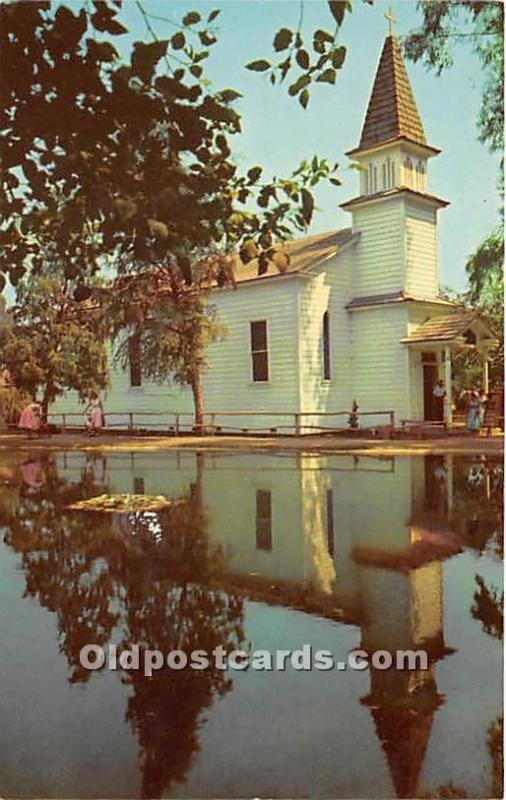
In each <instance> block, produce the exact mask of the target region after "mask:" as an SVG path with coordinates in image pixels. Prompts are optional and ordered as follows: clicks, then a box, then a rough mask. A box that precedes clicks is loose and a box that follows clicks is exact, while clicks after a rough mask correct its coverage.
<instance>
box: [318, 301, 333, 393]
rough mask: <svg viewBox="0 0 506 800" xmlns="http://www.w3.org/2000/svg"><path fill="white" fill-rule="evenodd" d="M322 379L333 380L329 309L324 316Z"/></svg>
mask: <svg viewBox="0 0 506 800" xmlns="http://www.w3.org/2000/svg"><path fill="white" fill-rule="evenodd" d="M321 356H322V380H323V381H325V382H329V381H331V380H332V366H331V358H330V314H329V311H328V309H327V310H326V311H325V312H324V313H323V316H322V354H321Z"/></svg>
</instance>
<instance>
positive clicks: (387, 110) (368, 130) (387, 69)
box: [357, 36, 427, 150]
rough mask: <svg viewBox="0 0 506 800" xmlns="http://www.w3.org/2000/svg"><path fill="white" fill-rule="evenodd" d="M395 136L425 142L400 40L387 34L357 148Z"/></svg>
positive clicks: (372, 144)
mask: <svg viewBox="0 0 506 800" xmlns="http://www.w3.org/2000/svg"><path fill="white" fill-rule="evenodd" d="M398 138H404V139H409V140H411V141H412V142H416V143H417V144H421V145H426V144H427V142H426V140H425V133H424V130H423V125H422V120H421V119H420V114H419V113H418V109H417V107H416V103H415V98H414V97H413V92H412V91H411V86H410V83H409V78H408V74H407V72H406V66H405V64H404V60H403V58H402V54H401V49H400V47H399V43H398V41H397V39H396V38H395V36H387V38H386V39H385V44H384V45H383V51H382V53H381V58H380V61H379V64H378V70H377V72H376V78H375V80H374V85H373V89H372V93H371V98H370V100H369V106H368V108H367V114H366V116H365V122H364V127H363V129H362V136H361V137H360V145H359V147H358V148H357V149H358V150H365V149H367V148H369V147H374V146H376V145H379V144H383V143H385V142H389V141H392V139H398Z"/></svg>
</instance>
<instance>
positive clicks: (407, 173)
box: [404, 158, 413, 187]
mask: <svg viewBox="0 0 506 800" xmlns="http://www.w3.org/2000/svg"><path fill="white" fill-rule="evenodd" d="M404 182H405V184H406V186H411V187H413V162H412V161H411V159H410V158H406V160H405V161H404Z"/></svg>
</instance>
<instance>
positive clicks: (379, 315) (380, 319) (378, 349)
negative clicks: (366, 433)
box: [352, 304, 410, 425]
mask: <svg viewBox="0 0 506 800" xmlns="http://www.w3.org/2000/svg"><path fill="white" fill-rule="evenodd" d="M407 321H408V310H407V308H406V306H405V305H403V304H399V305H389V306H379V307H377V308H368V309H364V310H363V311H356V312H354V313H353V314H352V365H353V395H354V398H355V399H356V401H357V403H358V405H359V409H361V410H363V411H376V410H389V409H393V410H394V411H395V414H396V421H397V422H398V421H399V419H401V418H409V417H410V413H409V411H410V408H409V407H410V402H409V353H408V348H407V347H406V345H405V344H401V341H400V340H401V339H403V338H404V337H405V336H406V333H407ZM361 423H363V424H364V425H369V424H377V423H382V424H387V423H388V419H387V418H385V417H381V418H380V417H378V418H377V419H376V418H375V417H374V418H371V419H369V420H368V421H366V420H365V419H364V420H362V421H361Z"/></svg>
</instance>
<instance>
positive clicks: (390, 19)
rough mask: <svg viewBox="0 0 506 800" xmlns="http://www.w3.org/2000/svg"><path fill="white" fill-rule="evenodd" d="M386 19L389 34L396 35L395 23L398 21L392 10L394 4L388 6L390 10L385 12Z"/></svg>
mask: <svg viewBox="0 0 506 800" xmlns="http://www.w3.org/2000/svg"><path fill="white" fill-rule="evenodd" d="M384 17H385V19H386V20H387V21H388V35H389V36H393V35H394V25H395V24H396V23H397V20H396V19H395V17H394V12H393V11H392V6H389V7H388V12H387V13H386V14H384Z"/></svg>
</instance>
